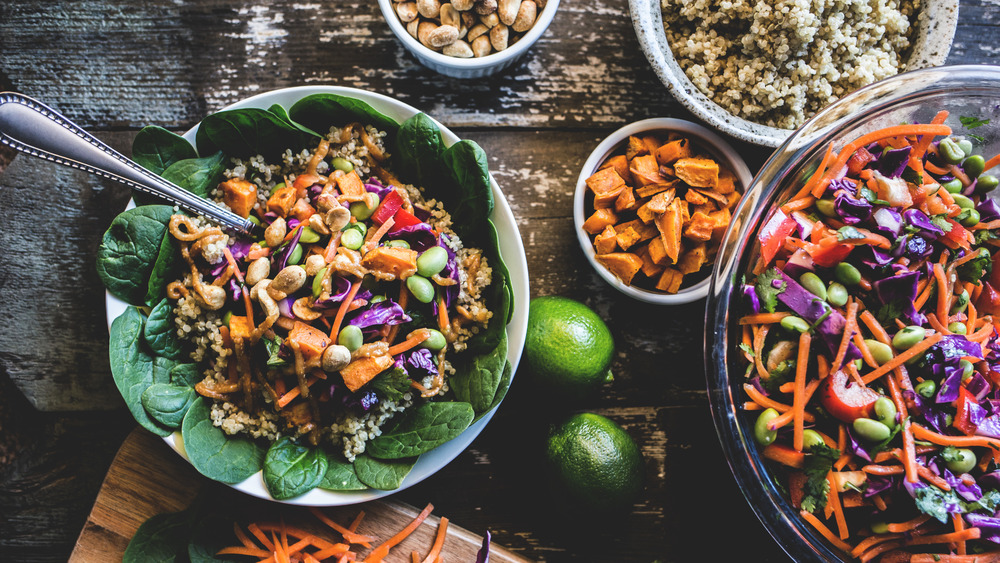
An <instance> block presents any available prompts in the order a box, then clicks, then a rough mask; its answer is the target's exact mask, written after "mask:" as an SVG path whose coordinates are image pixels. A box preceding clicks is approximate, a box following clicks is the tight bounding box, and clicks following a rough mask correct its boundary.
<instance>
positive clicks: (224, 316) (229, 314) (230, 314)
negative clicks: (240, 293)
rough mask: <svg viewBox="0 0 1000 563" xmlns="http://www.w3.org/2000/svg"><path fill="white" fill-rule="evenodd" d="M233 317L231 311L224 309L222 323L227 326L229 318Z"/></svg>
mask: <svg viewBox="0 0 1000 563" xmlns="http://www.w3.org/2000/svg"><path fill="white" fill-rule="evenodd" d="M232 318H233V312H232V311H226V314H225V315H223V316H222V324H224V325H226V326H229V319H232Z"/></svg>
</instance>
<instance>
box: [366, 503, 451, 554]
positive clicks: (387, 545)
mask: <svg viewBox="0 0 1000 563" xmlns="http://www.w3.org/2000/svg"><path fill="white" fill-rule="evenodd" d="M432 510H434V505H433V504H428V505H427V506H426V507H424V510H423V511H422V512H421V513H420V514H418V515H417V517H416V518H414V519H413V522H410V523H409V525H407V526H406V527H405V528H403V529H402V530H400V532H399V533H397V534H396V535H395V536H392V537H391V538H389V539H387V540H386V541H385V542H384V543H383V544H382V545H379V546H378V547H376V548H375V549H373V550H372V552H371V553H369V554H368V557H366V558H365V563H374V562H378V561H382V559H384V558H385V556H386V555H389V550H390V549H392V548H393V547H395V546H396V545H397V544H399V542H401V541H403V540H404V539H406V538H407V536H409V535H410V534H412V533H413V531H414V530H416V529H417V527H418V526H420V524H421V523H422V522H423V521H424V519H426V518H427V516H429V515H430V513H431V511H432Z"/></svg>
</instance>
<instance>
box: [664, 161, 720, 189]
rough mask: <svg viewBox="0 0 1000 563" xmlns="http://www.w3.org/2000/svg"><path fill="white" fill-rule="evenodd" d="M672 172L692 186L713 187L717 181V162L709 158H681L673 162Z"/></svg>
mask: <svg viewBox="0 0 1000 563" xmlns="http://www.w3.org/2000/svg"><path fill="white" fill-rule="evenodd" d="M674 174H677V177H678V178H680V179H681V180H684V182H685V183H686V184H687V185H689V186H691V187H693V188H714V187H715V186H716V185H718V183H719V163H718V162H716V161H714V160H712V159H710V158H700V157H691V158H682V159H680V160H678V161H677V162H675V163H674Z"/></svg>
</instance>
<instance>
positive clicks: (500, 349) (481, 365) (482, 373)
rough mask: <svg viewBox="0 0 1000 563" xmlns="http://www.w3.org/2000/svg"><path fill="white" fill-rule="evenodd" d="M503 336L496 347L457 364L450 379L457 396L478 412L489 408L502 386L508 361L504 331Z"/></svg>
mask: <svg viewBox="0 0 1000 563" xmlns="http://www.w3.org/2000/svg"><path fill="white" fill-rule="evenodd" d="M494 314H496V313H494ZM502 336H503V337H502V338H501V339H500V342H499V343H498V344H497V347H496V348H494V349H493V350H492V351H491V352H488V353H486V354H481V355H479V356H474V357H473V358H472V359H471V361H470V362H469V363H468V364H467V365H460V366H457V367H456V371H455V374H454V375H452V376H451V378H450V379H449V380H448V381H449V384H450V385H451V388H452V390H453V391H454V392H455V397H456V398H457V399H458V400H459V401H464V402H466V403H469V404H471V405H472V408H473V410H475V411H476V413H481V412H486V411H487V410H489V408H490V405H492V404H493V398H494V397H496V394H497V389H498V388H499V387H500V380H501V379H502V378H503V368H504V365H506V363H507V335H506V333H502Z"/></svg>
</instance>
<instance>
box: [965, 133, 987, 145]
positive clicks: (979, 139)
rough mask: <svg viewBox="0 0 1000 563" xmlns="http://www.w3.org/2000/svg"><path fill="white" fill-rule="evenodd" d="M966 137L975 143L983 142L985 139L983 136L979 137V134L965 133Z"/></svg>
mask: <svg viewBox="0 0 1000 563" xmlns="http://www.w3.org/2000/svg"><path fill="white" fill-rule="evenodd" d="M966 137H968V138H970V139H972V140H973V141H975V142H977V143H983V142H984V141H986V138H985V137H980V136H979V135H972V134H969V135H966Z"/></svg>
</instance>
